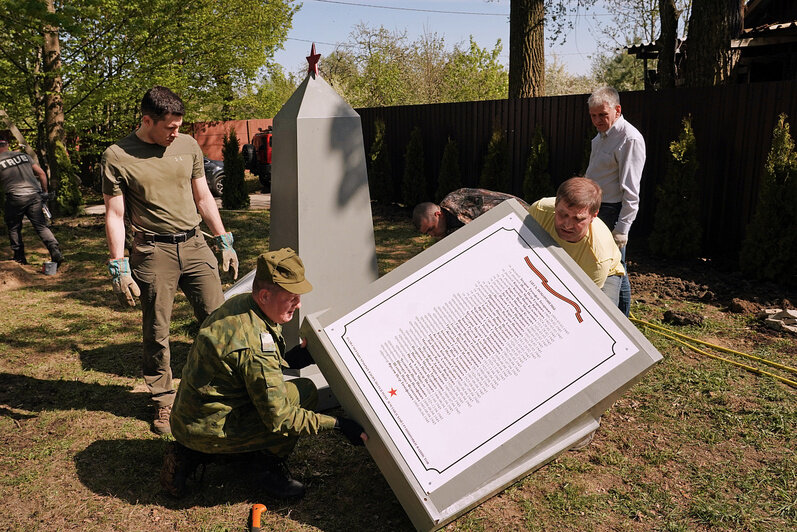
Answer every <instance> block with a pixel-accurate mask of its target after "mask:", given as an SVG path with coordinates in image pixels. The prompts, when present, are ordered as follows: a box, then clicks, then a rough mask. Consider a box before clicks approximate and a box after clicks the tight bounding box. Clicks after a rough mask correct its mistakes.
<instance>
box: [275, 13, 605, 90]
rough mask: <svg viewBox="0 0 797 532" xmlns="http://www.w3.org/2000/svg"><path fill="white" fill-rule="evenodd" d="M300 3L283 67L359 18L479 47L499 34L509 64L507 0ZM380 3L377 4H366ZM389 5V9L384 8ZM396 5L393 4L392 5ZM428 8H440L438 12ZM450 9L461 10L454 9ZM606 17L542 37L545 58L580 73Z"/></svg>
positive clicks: (338, 39)
mask: <svg viewBox="0 0 797 532" xmlns="http://www.w3.org/2000/svg"><path fill="white" fill-rule="evenodd" d="M301 2H302V7H301V9H300V10H299V12H298V13H297V14H296V15H295V16H294V19H293V28H292V29H291V30H290V32H289V33H288V40H287V41H286V42H285V49H284V50H279V51H278V52H277V53H276V55H275V61H276V62H277V63H279V64H280V65H282V67H283V68H284V69H285V71H286V72H296V71H298V70H303V69H305V68H306V67H307V61H306V60H305V57H306V56H308V55H309V54H310V46H311V44H312V43H313V42H315V44H316V51H317V52H318V53H320V54H321V55H322V57H323V56H327V55H329V54H330V53H332V52H333V51H334V50H335V49H336V47H337V46H338V45H346V43H347V42H348V41H349V36H350V34H351V32H352V30H353V29H354V27H355V26H356V25H357V24H359V23H360V22H363V23H365V24H367V25H368V26H370V27H372V28H378V27H379V26H384V27H385V28H386V29H388V30H390V31H393V30H398V31H404V30H406V31H407V38H408V40H409V41H410V42H412V41H414V40H415V39H416V38H417V37H419V36H420V35H421V34H423V33H424V30H426V31H427V32H430V33H435V32H436V33H437V34H438V36H440V37H444V38H445V43H446V47H447V48H448V49H451V48H453V46H454V45H455V44H461V45H463V46H467V44H468V39H469V36H470V35H472V36H473V38H474V40H475V42H476V43H477V44H478V45H479V46H480V47H481V48H487V49H488V50H492V49H493V48H494V46H495V43H496V41H497V40H498V39H501V43H502V44H503V51H502V52H501V58H500V60H501V61H502V63H504V64H505V65H507V66H508V65H509V2H510V0H497V1H495V0H494V1H490V2H488V1H486V0H301ZM370 6H382V7H370ZM386 7H390V8H393V9H386ZM395 8H398V9H395ZM433 11H446V12H448V13H438V12H433ZM451 12H467V13H469V14H454V13H451ZM601 17H603V19H604V20H608V19H607V18H606V17H607V15H606V14H605V11H603V12H601V10H600V9H598V10H596V11H595V12H594V13H593V12H591V13H589V14H588V15H587V16H580V17H578V18H577V19H574V22H575V24H574V26H575V28H574V30H572V31H569V32H568V33H567V38H566V43H565V44H564V45H557V46H554V47H551V46H550V44H549V43H548V42H547V40H546V43H545V46H546V49H545V56H546V61H548V62H550V61H551V60H552V59H553V56H554V55H555V56H556V57H557V59H558V61H559V62H560V63H564V64H565V66H566V68H567V70H568V71H569V72H570V73H571V74H576V75H585V74H589V71H590V56H592V55H594V54H595V53H596V51H597V50H596V38H595V35H596V34H599V32H598V28H597V25H596V22H595V21H596V20H601Z"/></svg>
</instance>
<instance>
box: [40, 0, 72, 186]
mask: <svg viewBox="0 0 797 532" xmlns="http://www.w3.org/2000/svg"><path fill="white" fill-rule="evenodd" d="M47 13H48V14H49V15H55V4H54V3H53V0H47ZM58 32H59V29H58V26H57V25H56V24H54V23H52V22H49V21H47V22H45V24H44V28H43V33H44V45H43V47H42V53H43V55H44V60H43V71H44V120H45V128H46V130H47V162H48V166H49V167H50V180H51V182H52V183H51V185H50V186H51V187H52V188H53V190H56V189H57V188H58V182H59V174H60V169H59V164H58V161H59V157H57V154H56V149H57V147H58V146H59V144H60V146H62V147H63V152H62V154H61V157H60V159H61V160H62V161H63V160H66V161H68V160H69V152H68V151H67V149H66V144H65V142H66V132H65V131H64V100H63V96H62V94H61V91H62V89H63V81H62V79H61V41H60V39H59V36H58Z"/></svg>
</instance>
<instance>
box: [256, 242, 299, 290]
mask: <svg viewBox="0 0 797 532" xmlns="http://www.w3.org/2000/svg"><path fill="white" fill-rule="evenodd" d="M255 279H260V280H263V281H268V282H271V283H274V284H276V285H278V286H281V287H282V288H284V289H285V290H287V291H288V292H291V293H293V294H306V293H307V292H309V291H310V290H312V289H313V285H311V284H310V281H308V280H307V279H305V277H304V264H302V259H300V258H299V255H297V254H296V252H295V251H294V250H292V249H291V248H282V249H280V250H278V251H269V252H266V253H263V254H262V255H260V256H259V257H258V258H257V272H256V273H255Z"/></svg>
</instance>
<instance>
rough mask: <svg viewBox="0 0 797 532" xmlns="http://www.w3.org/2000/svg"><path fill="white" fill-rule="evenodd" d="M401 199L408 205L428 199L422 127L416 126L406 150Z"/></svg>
mask: <svg viewBox="0 0 797 532" xmlns="http://www.w3.org/2000/svg"><path fill="white" fill-rule="evenodd" d="M401 199H402V201H403V202H404V205H406V206H407V207H414V206H415V205H417V204H419V203H422V202H424V201H427V200H428V199H429V198H428V196H427V195H426V173H425V171H424V160H423V137H422V136H421V128H419V127H418V126H415V127H414V128H413V130H412V133H410V140H409V142H407V150H406V151H405V152H404V176H403V178H402V180H401Z"/></svg>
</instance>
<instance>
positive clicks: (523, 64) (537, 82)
mask: <svg viewBox="0 0 797 532" xmlns="http://www.w3.org/2000/svg"><path fill="white" fill-rule="evenodd" d="M544 95H545V6H544V0H512V3H511V7H510V9H509V97H510V98H531V97H536V96H544Z"/></svg>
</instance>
